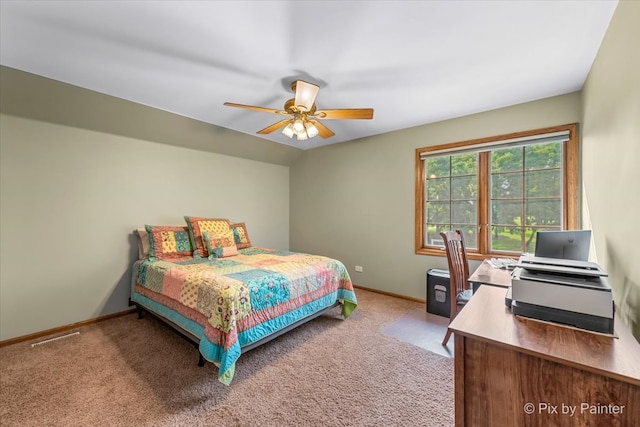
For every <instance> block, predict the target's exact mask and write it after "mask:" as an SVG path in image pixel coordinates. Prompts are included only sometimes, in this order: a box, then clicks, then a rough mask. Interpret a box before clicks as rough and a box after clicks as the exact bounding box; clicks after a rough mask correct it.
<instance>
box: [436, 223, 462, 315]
mask: <svg viewBox="0 0 640 427" xmlns="http://www.w3.org/2000/svg"><path fill="white" fill-rule="evenodd" d="M440 235H441V236H442V240H444V247H445V250H446V251H447V262H448V263H449V282H450V284H451V298H450V299H451V316H455V313H456V310H457V307H456V305H457V302H456V296H457V295H458V294H459V293H460V292H462V291H464V290H465V289H469V263H468V262H467V250H466V248H465V246H464V237H463V236H462V232H461V231H460V230H456V231H444V232H442V233H440ZM452 318H453V317H452Z"/></svg>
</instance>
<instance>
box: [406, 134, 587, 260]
mask: <svg viewBox="0 0 640 427" xmlns="http://www.w3.org/2000/svg"><path fill="white" fill-rule="evenodd" d="M577 154H578V142H577V136H576V125H565V126H557V127H553V128H546V129H538V130H534V131H528V132H519V133H515V134H509V135H501V136H497V137H492V138H483V139H478V140H473V141H463V142H458V143H453V144H445V145H440V146H434V147H424V148H418V149H417V150H416V253H420V254H428V255H443V254H444V253H443V251H442V239H441V237H440V232H441V231H445V230H454V229H460V230H462V231H463V233H464V236H465V243H466V246H467V250H468V255H469V257H470V258H475V259H480V258H483V257H486V256H495V255H498V256H517V255H519V254H520V253H523V252H533V251H534V248H535V238H536V232H537V231H540V230H564V229H575V228H576V225H577V223H578V217H577V191H578V183H577V168H578V165H577Z"/></svg>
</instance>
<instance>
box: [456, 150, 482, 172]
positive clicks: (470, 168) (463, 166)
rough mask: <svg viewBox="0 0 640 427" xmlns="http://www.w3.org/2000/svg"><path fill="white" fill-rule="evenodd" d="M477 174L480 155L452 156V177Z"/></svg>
mask: <svg viewBox="0 0 640 427" xmlns="http://www.w3.org/2000/svg"><path fill="white" fill-rule="evenodd" d="M477 172H478V155H477V154H476V153H467V154H457V155H455V156H451V176H458V175H476V174H477Z"/></svg>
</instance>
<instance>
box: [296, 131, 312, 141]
mask: <svg viewBox="0 0 640 427" xmlns="http://www.w3.org/2000/svg"><path fill="white" fill-rule="evenodd" d="M296 138H298V141H305V140H307V139H309V135H307V132H305V131H302V132H298V133H296Z"/></svg>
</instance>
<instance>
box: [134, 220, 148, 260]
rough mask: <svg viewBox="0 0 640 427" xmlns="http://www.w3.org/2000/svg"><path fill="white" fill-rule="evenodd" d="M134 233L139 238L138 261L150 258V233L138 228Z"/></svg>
mask: <svg viewBox="0 0 640 427" xmlns="http://www.w3.org/2000/svg"><path fill="white" fill-rule="evenodd" d="M133 232H134V233H135V234H136V236H138V259H147V258H149V233H147V229H146V228H136V229H135V230H133Z"/></svg>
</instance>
